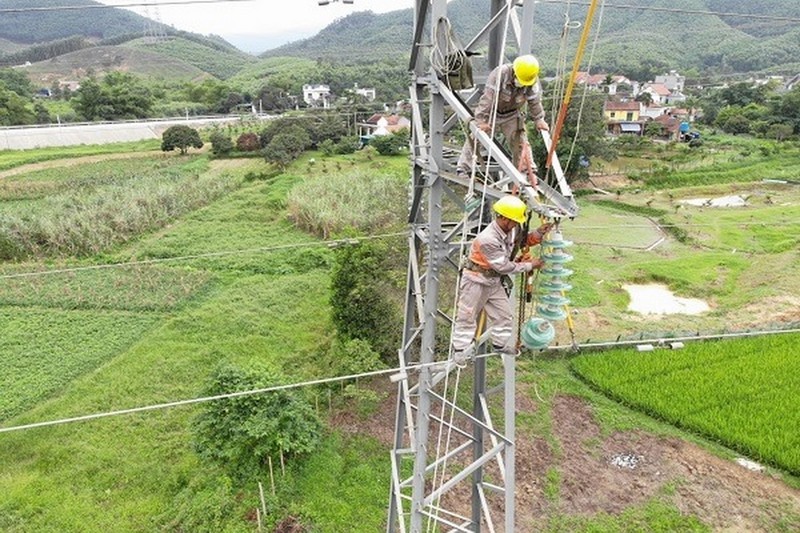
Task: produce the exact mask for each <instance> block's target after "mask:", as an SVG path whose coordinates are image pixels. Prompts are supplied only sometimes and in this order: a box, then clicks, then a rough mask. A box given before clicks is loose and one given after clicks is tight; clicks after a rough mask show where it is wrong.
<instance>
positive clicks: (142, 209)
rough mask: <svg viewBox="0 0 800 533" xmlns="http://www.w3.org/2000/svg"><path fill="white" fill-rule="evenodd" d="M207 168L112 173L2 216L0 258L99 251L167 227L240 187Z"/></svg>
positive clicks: (237, 180)
mask: <svg viewBox="0 0 800 533" xmlns="http://www.w3.org/2000/svg"><path fill="white" fill-rule="evenodd" d="M198 163H199V164H200V167H198V166H197V165H198ZM206 164H207V162H205V161H204V160H203V159H202V158H200V159H198V160H196V161H195V162H194V163H191V164H184V165H181V166H177V167H176V166H173V167H168V168H154V169H150V170H145V171H144V172H143V175H138V176H131V175H127V174H125V173H122V174H121V175H114V174H113V173H110V174H109V175H107V176H105V177H104V178H101V179H98V180H97V181H96V182H92V183H84V184H83V185H84V186H78V187H75V188H71V189H70V190H67V191H64V192H61V193H58V194H54V195H51V196H47V197H46V198H44V199H42V200H40V201H39V202H36V203H35V204H31V205H26V206H23V208H22V209H13V210H9V211H10V212H0V258H2V259H15V260H18V259H22V258H26V257H30V256H39V257H40V256H67V255H70V256H86V255H89V254H95V253H99V252H102V251H105V250H108V249H109V248H111V247H112V246H114V245H117V244H120V243H124V242H127V241H129V240H130V239H132V238H134V237H136V236H138V235H140V234H142V233H145V232H149V231H153V230H155V229H158V228H160V227H163V226H164V225H165V224H167V223H168V222H170V221H172V220H175V219H176V218H178V217H179V216H181V215H183V214H185V213H188V212H190V211H192V210H194V209H197V208H198V207H200V206H203V205H206V204H208V203H209V202H211V201H213V200H214V199H216V198H218V197H220V196H221V195H222V194H224V193H226V192H228V191H230V190H232V189H234V188H235V187H237V186H238V185H239V184H240V183H241V179H240V178H236V177H232V176H231V175H229V174H222V175H219V176H218V175H216V174H214V173H201V171H202V170H203V167H204V166H205V165H206Z"/></svg>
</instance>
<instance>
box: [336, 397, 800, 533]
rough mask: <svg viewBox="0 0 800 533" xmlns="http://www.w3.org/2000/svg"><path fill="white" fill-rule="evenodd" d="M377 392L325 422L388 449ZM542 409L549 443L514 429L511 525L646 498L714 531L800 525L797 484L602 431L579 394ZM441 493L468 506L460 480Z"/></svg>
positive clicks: (386, 412)
mask: <svg viewBox="0 0 800 533" xmlns="http://www.w3.org/2000/svg"><path fill="white" fill-rule="evenodd" d="M382 393H385V394H386V400H385V401H384V402H383V404H382V405H381V408H380V411H379V412H378V413H375V414H374V415H373V416H371V417H369V418H368V419H359V418H358V417H357V416H356V415H354V414H353V413H349V412H336V413H334V414H333V416H332V418H331V422H332V424H333V425H334V426H335V427H337V428H338V429H339V430H340V431H343V432H345V433H348V432H349V433H358V434H367V435H371V436H373V437H375V438H377V439H378V440H379V441H380V442H381V443H383V445H384V446H386V449H387V450H390V449H391V447H392V438H393V431H394V428H393V427H392V426H391V424H392V423H393V421H394V412H393V410H394V407H395V398H394V391H393V390H390V389H389V387H385V389H384V390H383V391H382ZM517 408H518V410H519V411H520V412H525V411H536V410H537V409H539V408H540V405H539V404H538V403H537V402H536V401H534V400H531V399H530V395H527V394H525V393H521V392H518V393H517ZM550 408H551V411H552V419H553V433H554V435H553V436H554V437H555V442H556V444H555V445H553V444H551V443H550V442H548V441H547V440H546V439H545V438H544V437H543V436H541V435H534V434H530V433H527V434H526V433H525V432H522V431H519V430H518V432H517V454H516V476H517V479H516V486H517V495H516V500H517V509H516V518H517V524H518V526H517V528H516V530H517V531H518V532H520V533H527V532H534V531H540V530H542V529H544V528H545V526H546V525H547V524H548V520H552V519H554V518H555V519H559V518H563V517H591V516H592V515H596V514H599V513H605V514H609V515H612V516H617V515H619V514H621V513H622V512H623V511H625V510H626V509H628V508H630V507H633V506H642V505H644V504H645V503H647V502H648V501H650V500H653V499H659V500H660V501H662V502H665V503H666V504H667V505H670V506H673V507H675V508H677V509H678V510H679V511H680V513H681V514H686V515H693V516H695V517H697V518H698V519H699V520H700V521H702V522H703V523H704V524H705V525H706V526H708V527H710V528H711V529H712V530H713V531H724V532H728V533H733V532H736V533H738V532H764V533H767V532H770V533H771V532H773V531H800V490H796V489H793V488H791V487H789V486H788V485H786V484H785V483H783V482H782V481H780V480H779V479H775V478H773V477H771V476H770V475H768V474H765V473H761V472H755V471H751V470H748V469H747V468H745V467H743V466H740V465H739V464H737V463H735V462H733V461H728V460H725V459H722V458H720V457H717V456H716V455H714V454H712V453H710V452H708V451H706V450H704V449H703V448H701V447H699V446H697V445H695V444H693V443H690V442H687V441H684V440H681V439H679V438H675V437H663V436H658V435H653V434H650V433H648V432H646V431H642V430H633V431H618V432H615V433H612V434H611V435H608V436H604V435H603V434H602V433H601V430H600V426H599V425H598V423H597V421H596V420H595V417H594V414H593V411H592V407H591V405H589V404H588V403H587V402H586V401H585V400H583V399H582V398H578V397H575V396H569V395H559V396H556V397H555V398H553V399H552V400H551V405H550ZM551 442H552V441H551ZM554 448H556V449H554ZM552 471H557V472H558V475H559V478H560V482H559V483H558V490H557V495H556V496H555V497H554V496H553V495H552V483H551V482H549V481H548V472H552ZM489 475H490V476H494V475H498V473H496V472H490V473H489ZM447 497H448V498H451V500H450V502H448V504H447V506H448V507H452V508H458V507H460V506H461V505H464V506H465V507H464V508H463V512H464V513H465V514H466V515H469V508H468V507H466V506H468V505H469V501H470V494H469V487H468V486H467V485H462V486H458V487H456V488H455V489H454V490H453V491H451V493H449V494H448V496H447ZM453 502H458V503H455V504H454V505H453ZM537 525H538V526H537Z"/></svg>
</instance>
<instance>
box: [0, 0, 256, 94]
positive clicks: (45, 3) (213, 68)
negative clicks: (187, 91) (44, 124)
mask: <svg viewBox="0 0 800 533" xmlns="http://www.w3.org/2000/svg"><path fill="white" fill-rule="evenodd" d="M100 5H102V4H100V3H98V2H94V1H90V0H77V1H72V0H36V1H31V0H0V10H13V9H36V8H41V7H51V8H58V7H59V6H62V7H70V9H52V10H44V11H28V12H19V13H16V12H7V13H3V16H2V17H0V66H13V65H22V64H25V63H28V62H30V63H35V64H36V67H35V68H33V69H31V72H35V73H36V77H34V76H32V79H34V81H38V80H40V79H55V78H61V79H64V77H67V78H69V79H79V78H80V77H81V74H82V72H83V71H85V70H86V69H87V68H88V67H91V68H92V69H93V70H94V71H96V72H102V71H106V70H119V69H121V68H123V66H124V69H125V70H126V71H127V72H132V73H135V74H140V75H145V76H155V77H162V78H167V79H194V78H198V77H203V76H204V75H211V76H214V77H217V78H220V79H226V78H229V77H230V76H232V75H233V74H234V73H236V72H238V71H239V70H241V68H242V67H243V66H244V65H246V64H248V63H250V62H253V61H255V58H254V57H253V56H251V55H249V54H246V53H244V52H242V51H241V50H239V49H237V48H236V47H235V46H233V45H232V44H230V43H228V42H227V41H225V40H224V39H222V38H221V37H219V36H216V35H212V36H208V37H206V36H203V35H198V34H194V33H190V32H185V31H180V30H176V29H174V28H172V27H170V26H166V25H164V24H160V23H157V22H154V21H152V20H149V19H147V18H145V17H142V16H140V15H137V14H134V13H131V12H129V11H126V10H123V9H113V8H92V7H91V6H100ZM75 6H88V7H87V8H85V9H71V8H72V7H75ZM87 15H88V16H87ZM154 31H155V32H157V33H158V34H159V36H158V37H157V38H153V37H152V36H150V37H147V35H148V34H152V32H154ZM92 47H98V49H97V50H95V51H93V52H86V53H85V54H80V53H78V52H79V51H83V50H85V49H88V48H92ZM120 47H126V48H134V49H137V50H140V51H142V52H146V53H147V54H148V55H146V56H142V55H141V54H138V55H137V54H134V53H132V52H130V51H121V50H119V48H120ZM139 57H141V58H143V59H144V60H146V61H147V62H148V63H152V64H146V63H142V62H140V61H138V60H137V58H139ZM84 60H97V62H96V63H95V62H82V61H84ZM49 63H52V65H51V66H52V67H53V68H52V69H51V68H49V67H48V64H49ZM123 64H124V65H123ZM195 70H199V71H202V72H196V71H195ZM204 73H205V74H204Z"/></svg>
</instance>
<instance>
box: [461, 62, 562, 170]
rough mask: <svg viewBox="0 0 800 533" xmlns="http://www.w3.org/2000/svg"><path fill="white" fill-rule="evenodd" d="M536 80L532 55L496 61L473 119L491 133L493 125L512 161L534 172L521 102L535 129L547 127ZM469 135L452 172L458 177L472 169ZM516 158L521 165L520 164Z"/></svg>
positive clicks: (472, 155) (547, 128)
mask: <svg viewBox="0 0 800 533" xmlns="http://www.w3.org/2000/svg"><path fill="white" fill-rule="evenodd" d="M538 81H539V61H538V60H537V59H536V58H535V57H534V56H532V55H523V56H519V57H518V58H516V59H515V60H514V62H513V63H511V64H505V65H500V66H498V67H497V68H495V69H493V70H492V71H491V72H490V73H489V77H488V78H487V79H486V86H485V87H484V89H483V95H481V98H480V100H479V101H478V106H477V107H476V108H475V113H474V115H475V121H476V122H477V125H478V127H479V128H480V129H481V130H482V131H484V132H485V133H489V134H491V131H492V128H493V127H494V130H495V131H499V132H502V133H503V136H504V137H505V139H506V143H507V144H508V146H509V148H510V149H511V154H512V160H513V162H514V165H515V166H516V167H517V168H518V169H519V170H521V171H523V172H528V171H529V173H530V174H533V175H534V176H535V172H536V165H535V164H534V162H533V158H532V157H531V156H530V153H531V151H530V145H529V144H528V134H527V131H526V129H525V113H524V112H523V106H524V105H525V104H526V103H527V104H528V115H529V116H530V117H531V120H533V121H534V123H535V125H536V129H537V130H549V129H550V128H549V127H548V125H547V122H546V121H545V120H544V108H543V107H542V87H541V84H540V83H538ZM471 137H472V136H471V135H468V136H467V140H466V141H464V146H463V147H462V149H461V155H460V157H459V158H458V163H457V164H456V173H457V174H458V175H459V176H462V177H468V176H470V175H471V173H472V164H473V161H472V160H473V158H474V153H473V144H474V141H473V139H472V138H471ZM520 159H522V160H523V161H522V163H523V167H525V168H520ZM534 179H535V178H532V181H533V180H534ZM532 184H533V185H535V183H532Z"/></svg>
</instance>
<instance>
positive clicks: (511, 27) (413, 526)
mask: <svg viewBox="0 0 800 533" xmlns="http://www.w3.org/2000/svg"><path fill="white" fill-rule="evenodd" d="M487 4H488V5H487V10H488V12H487V20H488V23H487V24H486V25H485V26H484V28H483V29H482V30H481V31H480V32H479V33H478V34H477V35H476V36H475V37H474V39H472V41H470V42H469V43H468V44H467V45H466V46H465V47H464V49H465V50H468V51H469V50H472V49H473V48H474V47H475V46H476V45H477V43H478V42H483V44H485V41H486V40H487V39H488V54H487V59H488V67H489V69H491V68H493V67H494V66H496V65H498V64H500V63H501V62H503V61H505V60H506V59H507V57H504V53H503V52H504V51H503V44H504V42H505V39H504V37H505V35H508V34H509V32H510V31H513V33H515V35H516V42H515V43H514V45H515V47H516V48H515V49H513V50H512V51H511V52H510V53H511V55H512V57H513V56H515V55H517V54H519V53H530V51H531V45H532V43H531V38H530V36H531V34H532V28H533V4H534V0H522V1H521V2H512V1H509V0H490V2H489V3H487ZM520 6H521V8H520ZM414 18H415V20H414V40H413V45H412V50H411V59H410V65H409V70H410V72H411V86H410V96H411V105H412V113H413V116H412V132H411V135H412V139H411V154H412V171H411V192H410V203H409V218H408V222H409V235H408V239H409V243H408V244H409V259H408V276H407V291H406V303H405V321H404V329H403V341H402V346H401V348H400V350H399V359H400V367H401V369H402V370H401V372H400V373H399V374H398V375H396V376H395V377H394V379H395V380H396V381H397V383H398V396H397V414H396V421H395V422H396V427H395V439H394V448H393V450H392V454H391V459H392V483H391V491H390V505H389V511H388V514H389V516H388V521H387V531H388V532H396V531H400V532H405V531H411V532H414V533H417V532H420V531H422V529H423V527H425V528H426V530H427V531H431V530H432V531H480V530H481V529H482V528H484V527H486V528H487V530H488V531H496V530H504V531H507V532H511V531H514V518H515V513H514V497H515V490H514V487H515V457H514V454H515V443H514V439H515V400H514V395H515V384H516V383H515V380H516V376H515V360H514V358H513V357H508V356H503V358H502V366H503V370H502V375H503V381H502V383H501V384H500V385H498V386H496V387H492V388H490V387H489V386H488V384H487V361H488V358H485V357H481V356H480V354H481V353H485V350H484V349H483V347H482V345H481V344H479V348H478V354H479V356H478V357H476V359H475V361H474V362H473V363H471V366H472V367H473V368H472V372H471V374H472V375H473V378H472V391H471V396H470V397H469V398H467V399H466V401H465V399H461V400H460V401H458V400H457V398H456V397H455V393H453V396H452V397H451V396H449V394H450V393H449V392H447V391H448V387H447V385H448V384H450V383H457V382H458V376H460V372H459V370H460V369H458V368H457V367H456V366H455V365H454V364H452V363H451V362H449V361H448V345H449V340H450V339H449V330H450V325H451V324H452V320H453V316H452V314H453V312H454V311H453V302H452V299H451V298H450V296H452V295H453V294H454V292H455V290H456V289H455V286H456V282H457V279H458V263H459V260H460V257H459V251H460V250H461V245H462V242H464V241H465V240H468V239H471V238H472V237H474V236H475V235H476V234H477V232H478V231H479V230H480V229H482V228H481V227H480V224H481V222H480V221H481V219H482V217H481V214H482V213H486V212H488V211H487V207H488V206H490V205H491V203H492V202H493V201H494V200H496V199H497V198H499V197H501V196H502V195H504V194H507V191H508V190H509V188H510V187H511V186H512V185H516V186H518V187H519V190H520V192H521V197H522V198H523V199H525V200H526V202H527V203H528V205H529V206H530V207H531V208H532V209H533V210H534V211H536V212H538V213H539V214H540V215H543V216H545V217H548V218H560V217H564V216H570V217H571V216H574V215H575V214H576V213H577V207H576V206H575V203H574V201H573V198H572V193H571V191H570V190H569V187H568V186H567V185H566V182H565V181H564V179H563V172H561V167H560V165H559V163H558V160H557V158H554V160H553V164H552V169H553V170H554V174H555V176H556V178H557V180H558V186H559V187H560V190H559V191H557V190H556V189H555V188H553V187H551V186H549V185H547V184H546V183H544V182H543V181H542V180H539V185H537V186H536V188H535V189H534V188H533V187H532V186H531V185H530V184H529V183H528V180H527V178H526V177H525V176H523V175H522V174H521V173H520V172H519V171H518V170H517V169H516V168H515V167H514V165H513V164H512V162H511V160H510V158H509V157H508V156H507V155H506V154H505V152H504V151H503V150H502V149H501V148H500V146H499V145H497V144H495V142H494V141H493V140H492V139H491V138H490V137H489V136H488V135H487V134H485V133H483V132H481V131H480V130H479V129H478V128H476V127H475V125H474V123H470V122H469V119H471V117H472V113H471V111H470V109H469V107H468V106H469V105H473V104H474V103H475V102H476V101H477V99H478V98H479V97H480V94H481V92H480V89H481V87H480V82H481V79H480V77H479V76H476V81H478V82H479V83H478V85H477V87H476V88H474V89H472V90H471V91H469V94H468V95H464V92H465V91H460V92H459V93H456V92H454V91H452V90H451V89H450V88H449V86H448V84H447V83H446V76H442V72H437V69H436V68H434V61H433V60H432V56H430V58H429V53H430V51H431V50H432V49H434V48H435V44H436V43H440V42H443V41H444V40H445V39H446V38H447V37H448V35H446V34H445V32H446V28H448V27H449V23H448V24H441V22H442V21H445V22H446V21H447V1H446V0H415V6H414ZM426 32H429V33H430V35H428V36H426V35H425V33H426ZM483 78H484V79H485V73H484V76H483ZM443 80H444V81H443ZM459 124H468V125H469V128H470V131H471V132H472V135H474V136H475V138H476V140H477V142H478V143H480V145H481V146H482V147H483V150H484V151H485V152H486V153H487V154H488V157H489V160H491V161H493V164H494V165H495V167H494V170H493V171H492V173H491V178H489V177H487V179H486V180H485V182H484V183H482V184H481V187H480V191H478V192H479V194H478V195H477V196H476V197H475V199H477V200H479V201H472V202H468V203H467V204H466V205H465V192H466V191H467V189H468V187H469V186H470V183H469V182H468V181H467V180H464V179H459V178H458V176H456V175H455V173H454V172H453V170H454V169H453V164H452V162H450V161H448V158H447V157H446V145H445V140H446V137H447V134H448V132H449V131H450V130H451V129H452V128H454V127H455V126H457V125H459ZM544 137H545V139H544V140H545V143H546V146H548V148H549V146H550V144H549V142H550V138H549V136H548V135H547V134H545V135H544ZM445 294H447V295H448V296H447V297H444V296H443V295H445ZM497 359H499V358H497ZM465 375H467V374H466V373H465ZM458 388H463V387H457V386H456V387H454V389H456V390H457V389H458ZM494 392H497V393H498V394H497V395H496V396H498V398H497V399H499V400H500V405H497V403H496V402H495V403H492V401H493V400H492V399H491V398H490V393H494ZM470 399H471V406H465V405H466V404H469V403H470V402H469V400H470ZM498 411H499V412H502V420H501V421H500V423H499V424H496V423H495V422H494V421H493V420H492V417H491V413H492V412H495V413H496V412H498ZM442 437H444V438H442ZM442 442H444V443H445V444H444V445H442ZM466 493H469V494H470V499H471V506H470V510H469V511H466V506H465V503H464V502H466V496H465V494H466ZM467 513H469V515H467Z"/></svg>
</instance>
